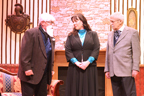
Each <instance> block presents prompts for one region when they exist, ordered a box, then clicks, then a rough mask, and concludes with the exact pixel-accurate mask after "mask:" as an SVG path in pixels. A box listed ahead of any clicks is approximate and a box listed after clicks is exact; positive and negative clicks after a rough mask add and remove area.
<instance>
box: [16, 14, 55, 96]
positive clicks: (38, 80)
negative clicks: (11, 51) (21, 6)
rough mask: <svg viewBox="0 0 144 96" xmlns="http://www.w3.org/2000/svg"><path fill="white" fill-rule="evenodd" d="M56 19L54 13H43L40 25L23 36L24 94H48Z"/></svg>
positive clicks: (38, 95)
mask: <svg viewBox="0 0 144 96" xmlns="http://www.w3.org/2000/svg"><path fill="white" fill-rule="evenodd" d="M54 21H55V18H54V17H53V16H52V15H50V14H48V13H43V14H41V15H40V18H39V26H38V27H35V28H31V29H29V30H27V31H26V32H25V34H24V36H23V39H22V45H21V54H20V64H19V71H18V77H19V78H20V80H21V90H22V96H47V84H48V85H50V83H51V79H52V74H53V73H54V72H53V71H52V70H53V68H52V67H53V62H54V47H55V41H54V38H53V24H54Z"/></svg>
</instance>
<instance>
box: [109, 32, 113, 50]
mask: <svg viewBox="0 0 144 96" xmlns="http://www.w3.org/2000/svg"><path fill="white" fill-rule="evenodd" d="M109 45H110V47H111V48H112V49H113V48H114V31H111V33H110V35H109Z"/></svg>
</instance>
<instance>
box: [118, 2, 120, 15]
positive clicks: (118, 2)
mask: <svg viewBox="0 0 144 96" xmlns="http://www.w3.org/2000/svg"><path fill="white" fill-rule="evenodd" d="M119 11H120V0H118V12H119Z"/></svg>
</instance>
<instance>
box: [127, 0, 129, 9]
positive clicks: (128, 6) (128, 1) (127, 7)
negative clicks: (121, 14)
mask: <svg viewBox="0 0 144 96" xmlns="http://www.w3.org/2000/svg"><path fill="white" fill-rule="evenodd" d="M128 4H129V0H127V10H128V8H129V6H128Z"/></svg>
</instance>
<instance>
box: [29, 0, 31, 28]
mask: <svg viewBox="0 0 144 96" xmlns="http://www.w3.org/2000/svg"><path fill="white" fill-rule="evenodd" d="M30 11H31V0H29V16H30V15H31V14H30V13H31V12H30ZM30 19H31V18H30ZM30 22H31V20H30ZM29 28H30V25H29Z"/></svg>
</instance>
